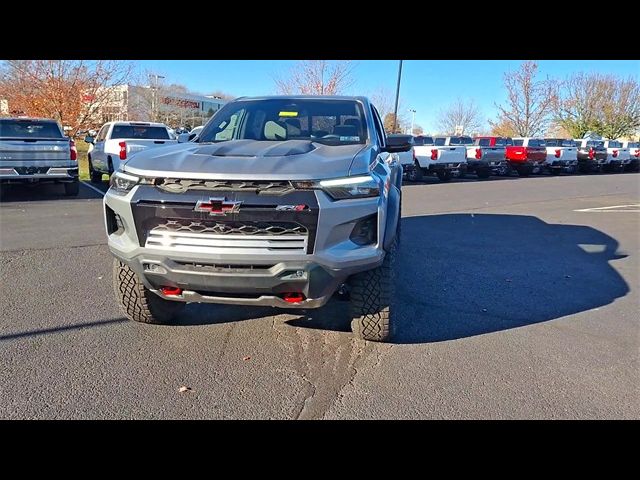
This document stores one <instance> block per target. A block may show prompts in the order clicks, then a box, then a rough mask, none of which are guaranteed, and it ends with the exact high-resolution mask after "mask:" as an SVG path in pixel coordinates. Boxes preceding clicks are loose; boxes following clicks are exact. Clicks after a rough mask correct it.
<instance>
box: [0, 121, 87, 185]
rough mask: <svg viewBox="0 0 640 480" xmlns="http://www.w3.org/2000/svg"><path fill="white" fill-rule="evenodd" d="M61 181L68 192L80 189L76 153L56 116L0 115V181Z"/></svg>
mask: <svg viewBox="0 0 640 480" xmlns="http://www.w3.org/2000/svg"><path fill="white" fill-rule="evenodd" d="M43 182H55V183H62V184H63V185H64V193H65V195H67V196H75V195H77V194H78V191H79V186H80V184H79V181H78V153H77V151H76V147H75V143H74V142H73V140H70V139H69V138H68V137H66V136H64V134H63V133H62V129H61V128H60V125H58V123H57V122H56V121H55V120H49V119H36V118H0V184H2V193H3V194H4V193H5V192H6V188H7V185H8V184H15V183H22V184H25V183H26V184H36V183H43Z"/></svg>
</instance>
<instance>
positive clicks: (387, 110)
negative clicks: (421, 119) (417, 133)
mask: <svg viewBox="0 0 640 480" xmlns="http://www.w3.org/2000/svg"><path fill="white" fill-rule="evenodd" d="M395 98H396V97H395V93H392V92H391V91H390V90H388V89H386V88H382V87H380V88H378V89H377V90H376V91H374V92H373V93H372V94H370V95H369V100H370V101H371V103H373V105H374V106H375V107H376V110H378V113H379V114H380V118H382V119H383V123H384V129H385V131H386V132H387V133H399V132H404V131H405V130H407V129H408V128H410V122H409V118H408V116H407V115H406V114H405V113H404V112H405V111H406V110H405V108H404V103H403V101H402V98H400V99H399V101H398V124H397V125H396V131H395V132H394V131H393V110H394V108H395ZM389 115H390V116H389Z"/></svg>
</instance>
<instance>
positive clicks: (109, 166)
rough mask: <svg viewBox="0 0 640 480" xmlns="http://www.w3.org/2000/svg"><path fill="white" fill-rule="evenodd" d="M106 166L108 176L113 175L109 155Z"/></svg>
mask: <svg viewBox="0 0 640 480" xmlns="http://www.w3.org/2000/svg"><path fill="white" fill-rule="evenodd" d="M107 168H108V169H109V176H111V175H113V162H112V161H111V157H109V161H108V163H107Z"/></svg>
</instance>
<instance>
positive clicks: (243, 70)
mask: <svg viewBox="0 0 640 480" xmlns="http://www.w3.org/2000/svg"><path fill="white" fill-rule="evenodd" d="M137 63H138V64H139V67H140V70H141V71H150V72H153V73H158V74H160V75H164V76H165V77H166V79H165V80H164V81H165V82H169V83H180V84H184V85H185V86H186V87H187V88H188V89H189V90H192V91H195V92H200V93H210V92H212V91H214V90H222V91H225V92H228V93H231V94H233V95H236V96H242V95H248V96H252V95H269V94H273V93H274V81H273V77H274V76H277V75H283V74H285V73H286V72H287V71H288V69H289V68H291V66H293V64H294V63H295V62H294V61H292V60H144V61H139V62H137ZM519 64H520V61H519V60H406V61H405V62H404V66H403V71H402V85H401V87H400V97H401V99H402V102H403V106H404V109H405V110H407V109H409V108H412V109H415V110H416V117H415V118H416V123H418V124H420V125H422V127H423V128H424V129H425V131H435V130H436V125H435V118H436V115H437V112H438V110H439V109H440V108H442V107H445V106H447V105H448V104H449V103H450V102H451V100H453V99H455V98H456V97H460V98H462V99H474V100H475V101H476V102H477V103H478V105H479V106H480V108H481V110H482V112H483V114H484V116H485V117H486V118H493V117H494V116H495V113H496V109H495V106H494V103H495V102H499V103H500V102H502V101H503V100H504V98H505V94H504V88H503V86H502V75H503V73H504V72H505V71H507V70H509V69H515V68H517V66H518V65H519ZM539 64H540V73H541V75H543V76H546V75H549V76H552V77H557V78H563V77H566V76H568V75H570V74H572V73H574V72H579V71H584V72H601V73H612V74H616V75H620V76H624V77H628V76H635V77H636V78H640V62H639V61H633V60H542V61H540V62H539ZM397 74H398V61H397V60H358V61H356V66H355V83H354V85H353V86H352V87H351V88H350V91H349V92H346V93H349V94H354V95H371V94H372V93H373V92H375V91H376V90H378V89H380V88H383V89H386V90H387V91H388V92H390V94H391V95H393V94H394V93H395V86H396V80H397Z"/></svg>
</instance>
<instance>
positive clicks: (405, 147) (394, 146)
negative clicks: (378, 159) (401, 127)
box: [384, 134, 413, 153]
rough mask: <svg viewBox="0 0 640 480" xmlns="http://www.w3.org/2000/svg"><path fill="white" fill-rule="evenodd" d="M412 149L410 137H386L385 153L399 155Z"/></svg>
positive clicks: (397, 135)
mask: <svg viewBox="0 0 640 480" xmlns="http://www.w3.org/2000/svg"><path fill="white" fill-rule="evenodd" d="M411 147H413V137H412V136H411V135H401V134H395V135H387V146H386V147H385V148H384V151H385V152H389V153H400V152H408V151H409V150H411Z"/></svg>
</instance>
